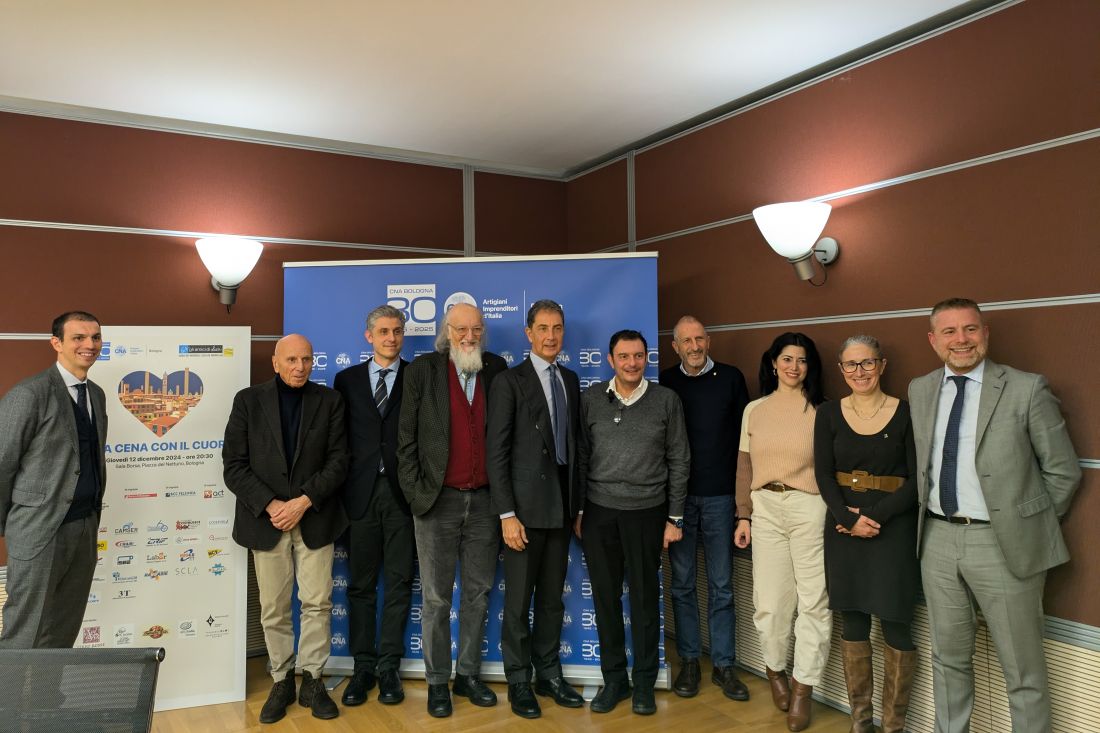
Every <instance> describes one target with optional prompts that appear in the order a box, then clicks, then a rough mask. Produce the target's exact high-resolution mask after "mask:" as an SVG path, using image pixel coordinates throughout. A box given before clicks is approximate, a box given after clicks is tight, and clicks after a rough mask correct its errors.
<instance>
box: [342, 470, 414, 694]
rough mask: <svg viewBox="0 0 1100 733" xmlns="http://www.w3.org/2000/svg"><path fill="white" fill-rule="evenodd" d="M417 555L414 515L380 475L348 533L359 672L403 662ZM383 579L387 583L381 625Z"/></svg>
mask: <svg viewBox="0 0 1100 733" xmlns="http://www.w3.org/2000/svg"><path fill="white" fill-rule="evenodd" d="M414 551H415V543H414V541H413V521H412V516H410V515H409V514H406V513H405V512H404V510H403V509H402V508H401V506H400V505H398V503H397V499H396V498H395V497H394V495H393V491H392V488H391V485H390V482H389V481H388V480H387V478H386V477H385V476H382V475H380V476H379V477H378V479H377V481H376V482H375V484H374V495H373V496H372V497H371V500H370V504H368V505H367V511H366V514H364V515H363V516H362V518H360V519H355V520H352V522H351V527H350V529H349V530H348V566H349V572H350V577H349V578H348V610H349V612H350V618H349V622H350V624H349V626H350V632H351V633H350V637H351V638H350V640H349V641H350V643H351V654H352V656H353V657H355V669H356V671H361V670H362V671H367V672H375V671H376V670H377V671H379V672H381V671H382V670H384V669H397V668H398V666H399V665H400V664H401V657H403V656H404V655H405V625H406V624H407V623H408V620H409V608H410V606H411V602H412V577H413V553H414ZM379 575H381V576H382V578H383V582H384V585H383V594H382V623H381V626H380V627H379V624H378V577H379ZM376 630H377V631H379V632H380V633H377V634H376ZM376 639H377V646H376Z"/></svg>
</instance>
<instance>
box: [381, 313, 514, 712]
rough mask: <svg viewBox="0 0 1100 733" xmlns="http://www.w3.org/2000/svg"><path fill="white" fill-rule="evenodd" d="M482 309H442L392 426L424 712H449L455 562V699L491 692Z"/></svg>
mask: <svg viewBox="0 0 1100 733" xmlns="http://www.w3.org/2000/svg"><path fill="white" fill-rule="evenodd" d="M484 338H485V326H484V324H483V322H482V318H481V311H479V310H478V309H477V308H476V307H475V306H473V305H470V304H469V303H457V304H455V305H453V306H452V307H451V308H450V310H448V311H447V312H446V313H445V314H444V316H443V320H442V322H441V323H440V324H439V330H438V333H437V335H436V339H435V352H433V353H430V354H423V355H421V356H419V357H417V358H416V359H415V360H414V361H413V362H412V364H410V365H409V366H408V369H407V370H406V374H405V383H404V390H403V391H404V394H403V398H402V403H401V421H400V424H399V427H398V445H397V473H398V477H399V480H400V484H401V490H402V491H403V492H404V494H405V498H406V499H407V500H408V502H409V507H410V509H411V510H412V514H413V527H414V529H415V535H416V548H417V554H418V556H419V559H420V580H421V583H422V586H423V589H424V590H423V592H424V613H423V621H422V629H423V638H424V670H425V678H426V680H427V682H428V713H429V714H430V715H431V716H433V717H437V718H444V717H447V716H449V715H450V714H451V712H452V708H451V695H450V691H449V690H448V689H447V681H448V680H449V679H450V677H451V630H450V623H451V622H450V612H451V600H452V598H453V590H452V589H453V584H454V581H455V565H456V563H457V564H458V566H459V567H460V569H461V574H462V575H461V596H460V601H459V607H458V623H459V634H458V660H457V664H456V669H455V672H456V674H455V682H454V693H455V694H456V695H462V696H464V697H467V698H469V700H470V702H472V703H473V704H475V705H480V706H482V707H490V706H493V705H496V703H497V698H496V694H495V693H494V692H493V691H492V690H490V689H489V688H488V687H487V686H486V685H485V684H484V683H483V682H481V680H480V679H479V678H478V675H479V673H480V671H481V641H482V639H483V637H484V636H485V620H486V612H487V610H488V606H489V590H490V588H491V587H492V585H493V577H494V575H495V573H496V566H497V550H498V548H499V546H500V519H499V518H498V517H497V516H495V515H494V514H493V511H492V508H491V506H490V497H489V475H488V471H487V468H486V451H485V426H486V415H487V414H488V411H489V400H488V396H489V393H490V389H489V388H490V386H491V383H492V381H493V378H494V377H496V376H497V375H498V374H500V373H501V372H503V371H505V370H506V369H507V368H508V365H507V363H505V361H504V359H502V358H501V357H499V356H497V355H496V354H491V353H489V352H487V351H485V350H484Z"/></svg>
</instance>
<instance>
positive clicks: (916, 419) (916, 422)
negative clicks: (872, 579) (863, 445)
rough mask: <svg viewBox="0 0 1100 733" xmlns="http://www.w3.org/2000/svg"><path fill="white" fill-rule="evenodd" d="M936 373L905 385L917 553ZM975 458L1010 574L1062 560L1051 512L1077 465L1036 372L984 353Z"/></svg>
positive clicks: (1065, 498) (1064, 498) (1071, 483)
mask: <svg viewBox="0 0 1100 733" xmlns="http://www.w3.org/2000/svg"><path fill="white" fill-rule="evenodd" d="M942 378H943V369H942V368H940V369H937V370H936V371H934V372H932V373H931V374H927V375H925V376H923V377H918V378H917V379H914V380H913V381H912V382H911V383H910V385H909V407H910V411H911V413H912V418H913V435H914V438H915V440H916V447H917V476H918V484H917V493H918V499H919V501H920V519H919V520H918V521H919V522H920V524H919V525H918V529H917V554H920V550H921V538H922V537H923V523H924V520H925V509H926V508H927V504H928V491H929V480H928V473H929V471H930V470H931V466H932V455H931V452H932V438H933V431H934V430H935V423H936V410H937V405H938V402H939V394H940V384H941V380H942ZM975 464H976V467H977V470H978V480H979V482H980V484H981V489H982V495H983V496H984V497H985V503H986V506H987V507H988V508H989V518H990V523H991V524H992V527H993V532H994V534H995V535H996V537H997V543H998V544H999V545H1000V548H1001V552H1002V553H1003V554H1004V556H1005V560H1006V562H1007V565H1008V569H1009V570H1010V571H1011V572H1012V574H1013V575H1015V576H1016V577H1019V578H1025V577H1028V576H1030V575H1034V574H1035V573H1040V572H1043V571H1044V570H1047V569H1048V568H1052V567H1054V566H1056V565H1060V564H1061V563H1064V562H1065V561H1066V560H1068V559H1069V552H1068V550H1067V549H1066V544H1065V542H1064V541H1063V539H1062V531H1061V528H1060V526H1059V519H1060V518H1061V517H1062V515H1063V514H1065V513H1066V510H1067V509H1069V504H1070V500H1071V499H1072V498H1073V493H1074V492H1075V491H1076V490H1077V485H1078V484H1079V483H1080V482H1081V467H1080V465H1079V464H1078V462H1077V454H1076V453H1075V452H1074V450H1073V445H1072V444H1071V443H1070V440H1069V434H1068V433H1067V432H1066V423H1065V420H1064V419H1063V418H1062V413H1061V411H1060V410H1059V402H1058V399H1057V398H1056V397H1055V396H1054V395H1053V394H1052V393H1051V391H1050V387H1049V386H1047V381H1046V379H1044V378H1043V377H1042V376H1041V375H1039V374H1029V373H1028V372H1021V371H1019V370H1017V369H1013V368H1011V367H1006V366H1001V365H1000V364H995V363H993V362H992V361H989V360H988V359H986V361H985V374H984V376H983V378H982V391H981V396H980V401H979V403H978V432H977V437H976V453H975Z"/></svg>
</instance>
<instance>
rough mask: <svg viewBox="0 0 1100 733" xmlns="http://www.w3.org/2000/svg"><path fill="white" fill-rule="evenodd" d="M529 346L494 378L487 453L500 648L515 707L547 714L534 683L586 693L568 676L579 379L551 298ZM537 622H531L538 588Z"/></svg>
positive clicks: (530, 315)
mask: <svg viewBox="0 0 1100 733" xmlns="http://www.w3.org/2000/svg"><path fill="white" fill-rule="evenodd" d="M526 333H527V339H528V340H529V341H530V342H531V356H530V357H529V358H528V359H525V360H524V361H523V363H522V364H520V365H519V366H517V367H516V368H515V369H509V370H508V371H507V372H505V373H504V374H501V375H500V376H499V377H497V379H496V380H495V381H494V382H493V393H492V400H490V402H489V417H488V420H489V429H488V433H487V435H486V459H487V462H488V463H487V467H488V470H489V492H490V496H491V497H492V507H493V513H494V514H496V515H498V516H499V517H500V523H501V533H502V534H503V536H504V543H505V545H506V548H505V550H504V582H505V590H504V623H503V625H502V628H501V651H502V653H503V655H504V673H505V676H506V677H507V679H508V700H509V702H511V705H512V712H514V713H515V714H516V715H519V716H520V717H523V718H537V717H539V715H541V710H540V709H539V704H538V700H536V699H535V696H534V694H533V692H532V689H531V667H532V665H534V673H535V677H536V683H535V689H534V692H537V693H539V694H540V695H546V696H549V697H552V698H553V699H554V701H555V702H556V703H557V704H559V705H563V706H565V707H581V706H582V705H583V704H584V700H583V698H582V697H581V696H580V695H579V694H578V693H577V691H576V690H574V689H573V688H572V687H570V686H569V683H568V682H566V681H565V679H564V678H563V677H562V670H561V660H560V659H559V658H558V649H559V647H560V646H561V628H562V618H563V615H564V613H565V607H564V605H563V603H562V588H563V586H564V583H565V574H566V570H567V569H568V567H569V535H570V529H571V528H572V525H573V521H574V519H575V518H576V516H577V512H578V511H580V508H581V501H582V500H581V497H580V487H579V483H580V482H579V481H577V475H576V467H577V462H576V440H577V435H578V432H579V422H578V420H579V415H580V412H579V409H580V381H579V380H578V379H577V375H576V373H575V372H573V371H572V370H570V369H567V368H565V367H563V366H561V365H559V364H558V363H557V356H558V353H559V352H560V351H561V347H562V340H563V338H564V336H565V314H564V312H563V311H562V307H561V306H560V305H558V304H557V303H555V302H554V301H552V300H539V301H536V302H535V303H534V304H533V305H532V306H531V308H530V310H528V311H527V329H526ZM532 592H534V597H535V614H534V627H533V628H532V627H531V626H530V625H529V623H528V614H529V612H530V609H531V594H532Z"/></svg>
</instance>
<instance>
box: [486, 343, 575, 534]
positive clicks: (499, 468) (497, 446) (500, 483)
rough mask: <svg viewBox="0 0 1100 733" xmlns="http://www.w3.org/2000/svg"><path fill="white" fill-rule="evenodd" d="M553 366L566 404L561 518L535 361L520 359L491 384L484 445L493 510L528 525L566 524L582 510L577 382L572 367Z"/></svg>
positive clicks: (555, 464)
mask: <svg viewBox="0 0 1100 733" xmlns="http://www.w3.org/2000/svg"><path fill="white" fill-rule="evenodd" d="M558 370H559V371H560V373H561V377H562V381H563V382H565V399H566V401H567V402H568V403H569V430H568V439H567V449H568V461H569V463H568V466H569V486H568V487H566V488H567V490H568V492H569V516H568V517H566V518H564V522H563V517H562V502H561V486H560V479H559V477H558V461H557V456H556V451H555V448H554V430H553V428H552V426H551V423H550V407H549V406H548V405H547V404H546V393H545V392H543V389H542V381H541V380H540V379H539V375H538V374H537V373H536V372H535V367H534V365H533V364H532V363H531V360H530V359H524V360H523V363H521V364H520V365H519V366H517V367H515V368H514V369H509V370H508V371H506V372H504V373H503V374H501V375H500V377H498V378H497V379H496V380H495V381H494V382H493V399H492V407H491V408H490V409H489V413H488V423H489V430H488V434H487V438H486V444H485V449H486V453H487V461H488V462H487V468H488V471H489V487H490V492H491V496H492V506H493V512H494V513H495V514H498V515H500V514H506V513H507V512H515V513H516V516H517V517H519V521H520V522H522V523H523V524H524V525H525V526H527V527H533V528H541V529H551V528H558V527H563V526H564V527H568V526H569V523H570V522H571V521H572V519H573V518H574V517H575V516H577V512H578V511H579V510H580V508H581V502H580V481H578V480H577V461H576V455H577V453H576V451H577V442H576V439H577V435H578V434H579V432H580V401H581V389H580V380H579V379H577V373H576V372H574V371H573V370H571V369H567V368H566V367H563V366H561V365H558Z"/></svg>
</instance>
